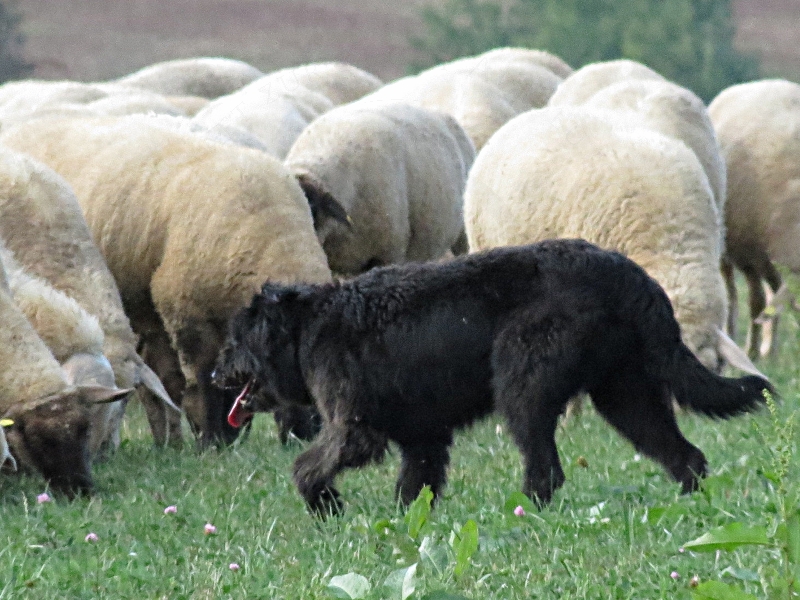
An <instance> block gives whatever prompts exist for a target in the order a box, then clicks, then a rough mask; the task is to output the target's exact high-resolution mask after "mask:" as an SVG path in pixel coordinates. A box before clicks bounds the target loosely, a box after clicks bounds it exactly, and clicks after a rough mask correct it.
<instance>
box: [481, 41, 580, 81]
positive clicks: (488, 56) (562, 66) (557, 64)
mask: <svg viewBox="0 0 800 600" xmlns="http://www.w3.org/2000/svg"><path fill="white" fill-rule="evenodd" d="M476 58H479V59H480V60H481V61H498V62H502V63H510V62H522V63H526V64H530V65H538V66H540V67H544V68H546V69H548V70H550V71H551V72H552V73H553V74H555V75H556V76H558V77H560V78H561V79H566V78H567V77H569V76H570V75H572V73H573V69H572V67H570V66H569V65H568V64H567V63H566V62H564V60H563V59H561V58H560V57H558V56H556V55H555V54H551V53H549V52H546V51H544V50H535V49H533V48H516V47H513V46H511V47H502V48H493V49H492V50H487V51H486V52H484V53H483V54H479V55H478V56H477V57H476Z"/></svg>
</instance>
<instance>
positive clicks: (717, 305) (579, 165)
mask: <svg viewBox="0 0 800 600" xmlns="http://www.w3.org/2000/svg"><path fill="white" fill-rule="evenodd" d="M464 211H465V222H466V229H467V237H468V240H469V246H470V250H481V249H484V248H489V247H494V246H503V245H521V244H527V243H531V242H535V241H538V240H543V239H548V238H555V237H566V238H568V237H580V238H584V239H586V240H588V241H590V242H593V243H595V244H598V245H599V246H601V247H604V248H608V249H614V250H618V251H620V252H622V253H624V254H626V255H627V256H628V257H630V258H631V259H633V260H634V261H635V262H637V263H639V264H640V265H641V266H642V267H644V268H645V270H646V271H647V272H648V273H649V274H650V275H651V276H652V277H653V278H655V279H656V280H657V281H658V282H659V283H660V284H661V285H662V287H663V288H664V289H665V291H666V292H667V294H668V295H669V297H670V299H671V300H672V303H673V305H674V308H675V313H676V317H677V319H678V321H679V322H680V324H681V328H682V331H683V337H684V340H685V341H686V343H687V345H688V346H689V347H690V348H691V349H692V350H693V351H694V353H695V354H696V355H697V357H698V358H699V359H700V361H701V362H702V363H703V364H704V365H706V366H707V367H710V368H712V369H714V370H719V369H720V368H721V366H722V355H721V354H720V352H724V351H725V348H721V347H720V337H719V336H720V332H719V330H720V329H721V327H723V325H724V322H725V317H726V314H727V313H726V311H727V305H726V298H725V291H724V286H723V282H722V277H721V274H720V270H719V261H720V255H721V252H722V229H721V227H722V224H721V216H720V214H719V212H718V211H717V207H716V205H715V204H714V201H713V196H712V191H711V188H710V186H709V183H708V178H707V177H706V175H705V173H704V171H703V168H702V166H701V165H700V163H699V161H698V159H697V157H696V156H695V155H694V153H693V152H692V151H691V150H689V149H688V148H687V147H686V145H685V144H683V143H682V142H679V141H676V140H674V139H672V138H669V137H666V136H664V135H662V134H660V133H657V132H655V131H651V130H649V129H646V128H643V127H637V126H635V125H631V124H630V119H629V118H628V117H627V116H626V115H622V114H619V113H614V112H611V111H599V110H590V109H587V108H582V107H579V108H574V107H560V108H545V109H541V110H532V111H529V112H527V113H524V114H523V115H520V116H518V117H516V118H514V119H512V120H511V121H509V122H508V123H507V124H506V125H504V126H503V127H502V128H501V129H500V130H499V131H498V132H497V133H496V134H495V135H494V136H493V137H492V139H491V140H490V141H489V143H488V144H487V145H486V146H485V147H484V148H483V150H482V151H481V152H480V153H479V155H478V157H477V158H476V161H475V164H474V165H473V168H472V170H471V171H470V175H469V178H468V181H467V186H466V191H465V196H464Z"/></svg>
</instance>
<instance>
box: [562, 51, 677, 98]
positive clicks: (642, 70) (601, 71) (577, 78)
mask: <svg viewBox="0 0 800 600" xmlns="http://www.w3.org/2000/svg"><path fill="white" fill-rule="evenodd" d="M628 79H647V80H657V81H666V79H665V78H664V77H663V76H662V75H659V74H658V73H656V72H655V71H653V70H652V69H651V68H650V67H647V66H645V65H643V64H642V63H639V62H636V61H634V60H628V59H618V60H609V61H603V62H596V63H590V64H588V65H584V66H583V67H581V68H580V69H578V70H577V71H575V72H574V73H572V75H570V76H569V77H567V78H566V79H564V81H562V82H561V84H560V85H559V86H558V89H556V91H555V93H554V94H553V95H552V96H551V97H550V102H549V103H548V104H549V106H564V105H571V106H577V105H579V104H583V103H584V102H586V100H588V99H589V98H590V97H591V96H592V95H594V94H596V93H597V92H599V91H600V90H601V89H603V88H604V87H607V86H609V85H611V84H613V83H616V82H618V81H625V80H628Z"/></svg>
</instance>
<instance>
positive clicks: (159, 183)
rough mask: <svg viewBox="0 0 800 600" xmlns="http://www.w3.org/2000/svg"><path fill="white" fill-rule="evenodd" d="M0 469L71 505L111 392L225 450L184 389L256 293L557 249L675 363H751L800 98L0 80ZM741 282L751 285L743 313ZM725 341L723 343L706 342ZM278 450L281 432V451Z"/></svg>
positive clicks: (585, 79) (237, 80)
mask: <svg viewBox="0 0 800 600" xmlns="http://www.w3.org/2000/svg"><path fill="white" fill-rule="evenodd" d="M0 123H1V124H2V128H0V267H2V268H0V418H2V424H3V427H2V430H0V451H2V460H3V463H4V465H5V467H4V468H5V470H13V469H14V468H17V467H20V468H24V469H27V470H33V471H38V472H40V473H41V474H42V475H43V476H44V477H45V478H47V480H48V481H49V482H50V484H51V486H52V487H53V488H55V489H59V490H61V491H63V492H65V493H67V494H70V495H71V494H74V493H76V492H83V491H89V490H90V489H91V487H92V479H91V464H92V461H94V460H96V459H98V458H100V457H105V456H107V455H108V454H109V453H110V452H113V450H114V448H115V447H116V446H117V445H118V444H119V432H120V424H121V420H122V418H123V415H124V410H125V398H126V397H127V396H128V395H129V394H130V393H131V392H132V391H133V390H136V397H137V398H138V399H139V400H140V401H141V402H142V404H143V406H144V407H145V410H146V413H147V416H148V420H149V423H150V426H151V429H152V433H153V436H154V439H155V442H156V443H157V444H159V445H161V444H165V443H171V444H179V443H180V442H181V418H182V415H185V416H186V418H187V420H188V422H189V424H190V426H191V428H192V431H193V433H194V434H195V436H196V437H197V439H198V440H199V442H200V444H201V446H207V445H210V444H214V443H225V442H230V441H232V440H233V439H234V437H235V435H236V431H235V430H234V429H232V428H231V427H230V426H229V425H228V424H227V422H226V419H225V417H226V414H227V411H228V409H229V408H230V406H231V405H232V403H233V398H232V397H231V392H230V391H229V390H221V389H218V388H216V387H215V386H214V385H213V384H212V378H211V373H212V370H213V367H214V363H215V360H216V357H217V355H218V353H219V350H220V347H221V346H222V344H223V339H224V337H225V335H226V333H227V327H228V322H229V320H230V318H231V316H232V315H233V314H234V313H235V312H236V311H237V310H238V309H240V308H241V307H243V306H245V305H247V304H248V302H249V301H250V299H251V298H252V296H253V294H254V293H255V292H257V291H258V290H259V288H260V286H261V285H262V284H263V283H264V282H265V281H272V282H281V283H293V282H311V283H323V282H327V281H331V280H332V279H334V278H337V277H339V278H347V277H350V276H353V275H356V274H358V273H361V272H364V271H366V270H369V269H371V268H372V267H375V266H381V265H387V264H392V263H401V262H406V261H428V260H447V259H448V257H452V256H453V255H456V254H462V253H465V252H470V251H477V250H482V249H486V248H491V247H497V246H509V245H521V244H527V243H531V242H536V241H540V240H544V239H549V238H558V237H567V238H571V237H580V238H584V239H586V240H588V241H590V242H593V243H595V244H597V245H599V246H602V247H605V248H611V249H616V250H619V251H621V252H623V253H625V254H626V255H627V256H629V257H630V258H632V259H633V260H634V261H636V262H637V263H639V264H640V265H641V266H643V267H644V268H645V269H646V270H647V272H648V273H649V274H650V275H651V276H652V277H654V278H655V279H656V280H657V281H658V282H659V283H660V284H661V285H662V287H663V288H664V289H665V291H666V292H667V294H668V295H669V297H670V300H671V301H672V303H673V305H674V308H675V313H676V316H677V319H678V321H679V322H680V324H681V327H682V333H683V337H684V340H685V341H686V343H687V345H688V346H689V347H690V348H691V350H692V351H693V352H694V353H695V354H696V356H697V357H698V358H699V359H700V361H701V362H702V363H703V364H704V365H706V366H707V367H709V368H711V369H712V370H715V371H719V370H721V369H722V368H723V367H724V366H725V365H726V364H731V365H733V366H736V367H738V368H743V369H745V370H750V371H755V367H754V366H753V365H752V363H751V362H750V361H749V360H748V357H747V355H746V354H745V353H744V352H742V351H741V350H740V349H739V348H738V347H737V346H736V344H735V343H734V342H733V341H732V339H731V338H732V337H734V336H735V328H734V325H735V321H736V294H735V292H736V290H735V285H734V279H733V272H734V268H738V269H740V270H741V271H742V272H743V273H744V275H745V277H746V279H747V282H748V286H749V293H750V315H751V321H750V323H751V324H750V332H749V335H748V341H747V348H746V350H747V351H748V352H749V354H750V357H751V358H753V357H755V356H757V354H758V353H759V350H761V351H762V352H767V351H769V349H770V346H771V344H772V342H771V339H770V338H769V337H767V339H765V340H764V341H762V323H763V322H764V321H765V319H764V317H763V314H762V313H763V312H764V309H765V307H766V306H767V300H768V296H769V295H772V294H775V295H776V297H777V298H778V299H781V298H783V299H784V301H786V300H785V299H786V297H787V293H786V292H785V289H784V288H783V287H782V286H783V284H782V281H781V277H780V275H779V274H778V271H777V270H776V268H775V267H774V265H773V262H774V263H778V264H781V265H784V266H786V267H788V268H790V269H795V270H800V250H799V249H798V248H800V246H798V244H797V243H796V240H797V239H798V236H800V159H799V157H800V85H798V84H795V83H791V82H788V81H783V80H765V81H756V82H751V83H746V84H741V85H736V86H733V87H731V88H729V89H726V90H724V91H723V92H722V93H721V94H720V95H719V96H718V97H717V98H716V99H715V100H714V101H713V102H712V103H711V104H710V105H709V106H708V107H706V106H705V105H704V103H703V102H702V101H701V100H700V99H699V98H698V97H697V96H696V95H695V94H694V93H692V92H691V91H690V90H688V89H686V88H683V87H681V86H679V85H677V84H675V83H672V82H670V81H667V80H666V79H665V78H664V77H662V76H661V75H659V74H658V73H656V72H654V71H652V70H651V69H649V68H647V67H646V66H644V65H642V64H639V63H635V62H632V61H628V60H617V61H609V62H603V63H595V64H590V65H587V66H585V67H583V68H581V69H578V70H576V71H573V70H572V68H571V67H570V66H569V65H567V64H566V63H564V62H563V61H562V60H560V59H559V58H558V57H556V56H553V55H552V54H549V53H546V52H542V51H538V50H529V49H522V48H500V49H495V50H492V51H489V52H486V53H484V54H481V55H478V56H474V57H469V58H464V59H459V60H456V61H453V62H450V63H446V64H442V65H438V66H436V67H433V68H431V69H429V70H427V71H424V72H422V73H420V74H418V75H416V76H410V77H405V78H402V79H399V80H397V81H393V82H388V83H383V82H381V81H380V80H379V79H378V78H376V77H375V76H373V75H371V74H369V73H367V72H365V71H363V70H361V69H359V68H356V67H354V66H351V65H347V64H343V63H315V64H308V65H303V66H299V67H294V68H287V69H282V70H279V71H275V72H272V73H267V74H265V73H262V72H261V71H259V70H258V69H256V68H254V67H252V66H250V65H247V64H245V63H242V62H240V61H235V60H230V59H222V58H196V59H187V60H176V61H169V62H165V63H159V64H156V65H152V66H150V67H147V68H145V69H142V70H141V71H138V72H136V73H133V74H131V75H128V76H126V77H122V78H120V79H118V80H115V81H109V82H102V83H80V82H73V81H59V82H54V81H38V80H27V81H17V82H11V83H7V84H5V85H3V86H0ZM764 281H766V284H767V286H768V289H767V294H765V286H764V283H763V282H764ZM726 331H727V333H726ZM284 433H285V432H284Z"/></svg>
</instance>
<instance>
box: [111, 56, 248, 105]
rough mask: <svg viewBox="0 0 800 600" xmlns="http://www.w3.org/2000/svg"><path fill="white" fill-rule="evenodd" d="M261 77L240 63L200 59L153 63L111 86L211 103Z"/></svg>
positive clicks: (206, 58)
mask: <svg viewBox="0 0 800 600" xmlns="http://www.w3.org/2000/svg"><path fill="white" fill-rule="evenodd" d="M263 75H264V73H263V72H261V71H260V70H258V69H257V68H255V67H254V66H252V65H249V64H247V63H245V62H242V61H240V60H234V59H230V58H220V57H200V58H185V59H176V60H168V61H164V62H160V63H155V64H152V65H150V66H147V67H144V68H142V69H140V70H139V71H136V72H135V73H131V74H129V75H125V76H124V77H120V78H118V79H116V80H114V81H113V82H111V83H118V84H122V85H126V86H130V87H136V88H142V89H145V90H150V91H152V92H157V93H159V94H163V95H165V96H200V97H201V98H208V99H209V100H213V99H214V98H219V97H220V96H225V95H227V94H231V93H233V92H235V91H236V90H238V89H239V88H242V87H244V86H245V85H247V84H248V83H250V82H251V81H254V80H255V79H258V78H259V77H262V76H263Z"/></svg>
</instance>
